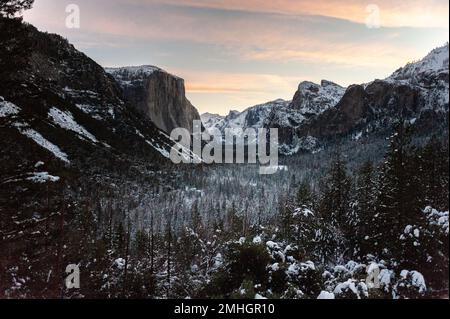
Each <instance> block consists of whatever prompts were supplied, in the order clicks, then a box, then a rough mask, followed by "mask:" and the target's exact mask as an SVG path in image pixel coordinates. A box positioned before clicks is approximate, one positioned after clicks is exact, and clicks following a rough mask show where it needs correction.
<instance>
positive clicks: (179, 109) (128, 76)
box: [106, 66, 200, 133]
mask: <svg viewBox="0 0 450 319" xmlns="http://www.w3.org/2000/svg"><path fill="white" fill-rule="evenodd" d="M106 71H107V72H108V73H110V74H111V75H112V76H113V77H114V78H115V79H116V80H117V82H118V83H119V85H120V87H121V88H122V91H123V98H124V99H125V100H126V101H127V102H129V103H130V105H132V106H134V107H135V108H136V109H137V110H138V111H139V112H140V113H142V114H144V115H145V116H146V117H148V118H149V119H150V120H152V121H153V122H154V123H155V125H156V126H157V127H158V128H160V129H161V130H163V131H165V132H167V133H170V132H171V131H172V130H173V129H174V128H177V127H183V128H186V129H188V130H189V131H192V121H194V120H200V115H199V113H198V111H197V109H196V108H195V107H194V106H193V105H192V104H191V102H189V100H188V99H187V98H186V95H185V88H184V80H183V79H181V78H179V77H176V76H174V75H172V74H169V73H167V72H165V71H164V70H162V69H160V68H157V67H154V66H139V67H123V68H108V69H106Z"/></svg>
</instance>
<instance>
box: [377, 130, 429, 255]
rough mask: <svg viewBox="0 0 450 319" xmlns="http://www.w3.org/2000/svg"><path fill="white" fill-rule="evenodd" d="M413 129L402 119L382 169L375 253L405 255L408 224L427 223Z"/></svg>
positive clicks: (392, 138)
mask: <svg viewBox="0 0 450 319" xmlns="http://www.w3.org/2000/svg"><path fill="white" fill-rule="evenodd" d="M414 152H415V151H414V148H413V146H412V145H411V139H410V130H409V128H408V127H405V126H404V122H403V121H400V122H399V123H398V124H396V129H395V133H394V135H393V136H392V137H391V142H390V146H389V150H388V152H387V155H386V160H385V162H384V164H383V165H382V168H381V173H380V177H379V186H378V198H377V203H376V213H375V215H374V218H373V220H372V222H371V235H370V240H371V244H372V246H373V250H374V252H377V253H379V254H381V253H386V252H387V253H389V254H388V255H389V256H394V257H399V258H401V255H402V252H401V243H400V236H401V235H402V233H403V231H404V230H405V227H406V226H407V225H420V224H423V214H422V213H421V210H420V209H421V208H420V207H421V206H422V203H421V194H420V186H419V179H418V173H417V167H416V165H415V164H416V162H415V161H414V160H413V159H412V157H411V155H410V154H413V153H414Z"/></svg>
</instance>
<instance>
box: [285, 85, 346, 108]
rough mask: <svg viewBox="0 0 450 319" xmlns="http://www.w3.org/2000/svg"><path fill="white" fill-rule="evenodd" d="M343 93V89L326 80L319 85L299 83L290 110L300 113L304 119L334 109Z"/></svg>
mask: <svg viewBox="0 0 450 319" xmlns="http://www.w3.org/2000/svg"><path fill="white" fill-rule="evenodd" d="M344 92H345V88H343V87H342V86H340V85H338V84H336V83H333V82H331V81H327V80H322V81H321V83H320V85H318V84H316V83H313V82H308V81H305V82H301V83H300V85H299V86H298V90H297V92H295V95H294V98H293V99H292V102H291V104H290V108H292V109H294V110H297V111H299V112H301V113H302V114H303V115H304V116H306V117H308V116H312V115H318V114H320V113H322V112H324V111H325V110H327V109H329V108H331V107H334V106H335V105H336V104H337V103H338V102H339V100H340V99H341V98H342V96H343V94H344Z"/></svg>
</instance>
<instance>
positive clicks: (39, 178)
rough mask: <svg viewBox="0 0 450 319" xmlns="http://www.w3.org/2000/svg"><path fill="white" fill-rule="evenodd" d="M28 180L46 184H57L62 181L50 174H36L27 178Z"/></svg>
mask: <svg viewBox="0 0 450 319" xmlns="http://www.w3.org/2000/svg"><path fill="white" fill-rule="evenodd" d="M27 180H29V181H32V182H33V183H46V182H57V181H59V180H60V177H59V176H53V175H50V174H49V173H48V172H36V173H32V176H30V177H27Z"/></svg>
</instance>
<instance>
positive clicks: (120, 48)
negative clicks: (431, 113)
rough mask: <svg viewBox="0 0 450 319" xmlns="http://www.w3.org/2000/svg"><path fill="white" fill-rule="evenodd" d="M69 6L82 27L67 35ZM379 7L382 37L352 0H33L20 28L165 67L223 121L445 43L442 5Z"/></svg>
mask: <svg viewBox="0 0 450 319" xmlns="http://www.w3.org/2000/svg"><path fill="white" fill-rule="evenodd" d="M70 3H75V4H78V5H79V7H80V10H81V29H67V28H66V27H65V18H66V13H65V7H66V5H68V4H70ZM376 4H377V5H378V6H379V8H380V10H381V11H380V16H381V26H382V27H381V28H379V29H369V28H367V27H366V25H365V19H366V17H367V14H368V13H367V12H366V6H367V2H366V1H358V0H349V1H337V0H327V1H325V0H315V1H306V0H297V1H294V0H272V1H262V0H246V1H242V0H240V1H237V0H226V1H225V0H216V1H211V0H210V1H207V0H183V1H175V0H131V1H130V0H126V1H125V0H110V1H88V0H78V1H73V0H71V1H66V0H61V1H59V0H58V1H54V0H39V1H37V2H36V4H35V8H34V9H33V10H31V11H30V12H28V13H27V14H26V20H27V21H30V22H31V23H33V24H35V25H37V26H38V27H39V28H40V29H43V30H46V31H51V32H56V33H60V34H62V35H64V36H66V37H67V38H69V40H70V41H71V42H74V44H75V45H76V46H77V47H78V48H80V49H82V50H83V51H85V52H86V53H87V54H88V55H90V56H92V57H93V58H94V59H95V60H97V61H98V62H99V63H100V64H102V65H105V66H120V65H132V64H133V65H135V64H156V65H158V66H161V67H163V68H166V69H168V70H169V71H170V72H172V73H175V74H177V75H179V76H181V77H183V78H185V79H186V84H187V89H188V93H189V95H190V97H191V99H192V100H193V102H194V103H195V104H196V105H197V106H198V107H199V109H200V110H201V111H206V110H210V111H216V112H219V113H226V112H227V110H228V109H229V108H231V107H237V108H240V109H242V108H244V107H246V106H248V104H244V103H250V104H257V103H260V102H264V100H257V99H263V98H264V99H266V98H267V99H275V98H278V97H281V98H286V99H289V98H291V97H292V95H293V93H294V91H295V89H296V86H297V84H298V82H300V81H301V80H304V79H310V80H313V81H319V80H320V79H321V78H327V79H330V80H334V81H336V82H338V83H340V84H342V85H348V84H351V83H358V82H364V81H369V80H372V79H374V78H376V77H385V76H387V75H389V73H390V72H392V71H394V70H395V69H396V68H397V67H400V66H402V65H403V64H405V63H406V62H408V61H411V60H413V59H418V58H420V57H422V56H423V55H425V54H426V53H427V52H428V51H430V50H431V49H432V48H433V47H435V46H437V45H442V44H443V43H444V42H445V41H448V1H437V0H428V1H427V0H425V1H419V0H413V1H397V0H391V1H387V0H382V1H377V3H376ZM202 97H203V98H202ZM213 97H216V98H217V99H216V102H214V101H213ZM212 103H214V105H212Z"/></svg>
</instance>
